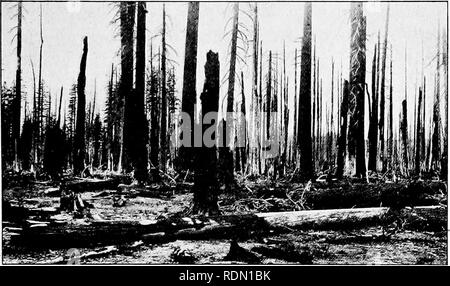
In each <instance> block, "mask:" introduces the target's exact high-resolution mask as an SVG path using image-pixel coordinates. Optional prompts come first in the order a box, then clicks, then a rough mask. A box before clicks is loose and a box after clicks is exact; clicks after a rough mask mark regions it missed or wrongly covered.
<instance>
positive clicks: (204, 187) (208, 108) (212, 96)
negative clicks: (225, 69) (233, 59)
mask: <svg viewBox="0 0 450 286" xmlns="http://www.w3.org/2000/svg"><path fill="white" fill-rule="evenodd" d="M219 71H220V64H219V55H218V54H217V53H213V52H212V51H209V52H208V54H207V55H206V64H205V84H204V87H203V92H202V94H201V96H200V100H201V101H202V117H204V116H206V115H207V114H208V113H213V114H214V118H212V119H213V120H214V122H217V120H218V117H217V114H218V113H217V112H218V110H219V88H220V77H219ZM201 122H203V120H201ZM215 126H216V125H215V123H213V124H211V125H209V124H203V127H202V134H203V136H204V135H205V134H206V132H208V133H209V132H211V130H209V129H213V130H212V132H211V133H212V134H211V137H209V138H208V140H211V141H212V142H214V141H215V139H216V136H215V135H216V129H215ZM212 135H214V136H212ZM203 136H202V137H203ZM197 149H199V148H197ZM195 160H196V164H195V166H196V170H195V179H194V206H193V211H194V213H201V214H207V215H214V214H217V213H218V212H219V206H218V204H217V195H218V194H217V192H218V183H217V157H216V147H215V144H213V146H208V145H206V142H205V141H204V140H203V141H202V147H201V148H200V150H197V154H196V156H195Z"/></svg>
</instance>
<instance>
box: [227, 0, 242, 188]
mask: <svg viewBox="0 0 450 286" xmlns="http://www.w3.org/2000/svg"><path fill="white" fill-rule="evenodd" d="M232 29H233V30H232V33H231V51H230V70H229V74H228V92H227V114H226V123H225V128H226V134H224V136H225V140H226V142H225V144H226V149H225V158H224V159H225V162H224V164H225V170H224V180H225V185H226V186H227V188H228V186H229V185H230V184H231V183H233V181H234V173H233V170H234V162H233V153H232V150H231V147H232V144H233V143H232V142H233V140H232V138H233V134H232V133H233V132H232V131H233V130H232V126H233V120H234V116H233V111H234V110H233V107H234V83H235V78H236V56H237V36H238V30H239V3H237V2H236V3H234V4H233V28H232Z"/></svg>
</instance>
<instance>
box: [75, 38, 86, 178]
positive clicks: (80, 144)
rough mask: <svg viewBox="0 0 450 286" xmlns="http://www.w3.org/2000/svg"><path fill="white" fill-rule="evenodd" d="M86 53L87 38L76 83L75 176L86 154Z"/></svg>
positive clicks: (84, 41) (81, 167)
mask: <svg viewBox="0 0 450 286" xmlns="http://www.w3.org/2000/svg"><path fill="white" fill-rule="evenodd" d="M87 53H88V38H87V37H84V40H83V55H82V57H81V63H80V73H79V75H78V82H77V96H78V98H77V120H76V127H75V138H74V162H73V169H74V173H75V174H81V173H82V172H83V169H84V156H85V153H86V142H85V121H86V109H85V108H86V106H85V105H86V94H85V93H84V89H85V87H86V59H87Z"/></svg>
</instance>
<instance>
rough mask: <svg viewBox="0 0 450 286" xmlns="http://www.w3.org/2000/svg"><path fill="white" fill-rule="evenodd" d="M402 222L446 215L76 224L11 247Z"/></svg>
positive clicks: (365, 212) (25, 234)
mask: <svg viewBox="0 0 450 286" xmlns="http://www.w3.org/2000/svg"><path fill="white" fill-rule="evenodd" d="M399 218H400V220H402V221H403V222H405V223H404V227H405V228H407V227H413V228H416V229H425V230H442V229H445V228H446V226H447V209H446V208H444V207H441V206H428V207H417V208H412V209H404V210H402V211H401V212H399V213H398V214H396V215H392V214H391V211H390V208H387V207H380V208H360V209H332V210H309V211H295V212H275V213H257V214H245V215H227V216H216V217H194V218H187V217H172V218H168V219H160V220H142V221H133V220H113V221H107V220H102V221H98V220H95V221H92V220H86V219H85V220H74V221H71V222H68V223H61V222H58V223H57V222H54V221H53V222H50V223H48V224H37V225H36V224H34V225H33V227H31V226H30V224H25V225H24V226H22V229H23V230H22V232H21V235H20V236H18V237H14V238H13V239H14V243H20V244H22V245H24V246H46V247H52V248H58V247H81V246H91V245H104V244H111V243H123V242H126V241H135V240H141V239H142V240H144V241H147V242H166V241H171V240H175V239H218V238H248V237H250V236H259V237H261V236H263V235H267V234H273V233H279V232H285V231H291V230H293V229H301V230H309V229H335V230H342V229H355V228H365V227H369V226H376V225H387V224H389V223H391V222H395V221H396V220H398V219H399ZM408 222H410V223H408Z"/></svg>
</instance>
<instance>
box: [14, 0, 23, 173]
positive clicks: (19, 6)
mask: <svg viewBox="0 0 450 286" xmlns="http://www.w3.org/2000/svg"><path fill="white" fill-rule="evenodd" d="M16 39H17V51H16V52H17V70H16V97H15V99H14V112H13V114H14V119H13V142H14V154H15V162H16V167H17V168H18V156H19V154H17V152H18V150H19V140H20V114H21V105H22V78H21V74H22V2H17V33H16Z"/></svg>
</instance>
